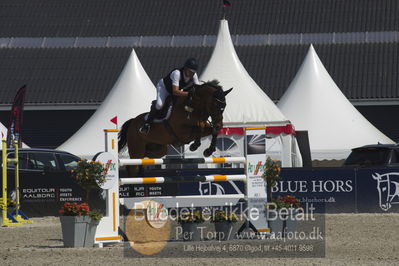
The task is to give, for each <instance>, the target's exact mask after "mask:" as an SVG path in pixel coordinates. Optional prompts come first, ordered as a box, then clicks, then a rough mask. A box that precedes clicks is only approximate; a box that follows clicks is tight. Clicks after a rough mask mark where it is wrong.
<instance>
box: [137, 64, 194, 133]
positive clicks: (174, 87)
mask: <svg viewBox="0 0 399 266" xmlns="http://www.w3.org/2000/svg"><path fill="white" fill-rule="evenodd" d="M197 70H198V63H197V60H196V59H195V58H189V59H187V60H186V62H185V63H184V66H183V67H182V68H180V69H173V70H172V71H171V72H170V73H169V74H168V75H167V76H166V77H164V78H162V79H161V80H160V81H159V82H158V84H157V99H156V103H155V106H154V104H153V105H152V106H151V110H150V113H149V114H148V117H147V119H146V120H145V121H144V124H143V125H142V126H141V127H140V132H141V133H143V134H148V132H149V130H150V127H151V123H152V122H153V120H154V118H155V117H156V115H157V113H158V111H160V110H161V109H162V107H163V106H164V104H165V101H166V98H167V97H168V96H170V95H173V96H182V97H187V96H188V94H189V93H188V92H187V91H183V90H182V89H185V88H187V87H189V86H190V85H192V84H196V85H199V84H200V83H199V80H198V76H197Z"/></svg>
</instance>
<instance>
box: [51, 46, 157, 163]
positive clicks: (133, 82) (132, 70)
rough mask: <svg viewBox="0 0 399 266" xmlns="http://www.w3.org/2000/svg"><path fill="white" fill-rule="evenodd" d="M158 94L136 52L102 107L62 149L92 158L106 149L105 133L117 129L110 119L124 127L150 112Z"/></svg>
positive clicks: (132, 54) (60, 147) (133, 52)
mask: <svg viewBox="0 0 399 266" xmlns="http://www.w3.org/2000/svg"><path fill="white" fill-rule="evenodd" d="M155 95H156V89H155V87H154V85H153V84H152V82H151V80H150V78H149V77H148V75H147V73H146V72H145V71H144V69H143V67H142V65H141V63H140V61H139V59H138V58H137V55H136V52H135V51H134V50H133V51H132V53H131V54H130V57H129V59H128V61H127V63H126V65H125V67H124V69H123V71H122V73H121V74H120V76H119V78H118V80H117V81H116V83H115V85H114V87H113V88H112V90H111V91H110V92H109V94H108V95H107V97H106V99H105V100H104V101H103V103H102V104H101V105H100V107H99V108H98V109H97V110H96V112H95V113H94V114H93V115H92V116H91V117H90V119H89V120H88V121H87V122H86V123H85V124H84V125H83V126H82V127H81V128H80V129H79V130H78V131H77V132H76V133H75V134H74V135H73V136H72V137H70V138H69V139H68V140H67V141H66V142H64V143H63V144H62V145H61V146H59V147H58V149H60V150H65V151H68V152H71V153H73V154H75V155H78V156H80V157H84V158H90V159H91V158H92V157H93V155H95V154H96V153H98V152H100V151H103V150H104V145H105V144H104V131H103V130H104V129H107V128H108V129H109V128H111V129H112V128H114V127H115V125H114V124H113V123H112V122H110V120H111V119H112V118H114V117H115V116H117V118H118V127H120V126H121V125H122V124H123V123H124V122H125V121H127V120H129V119H130V118H133V117H136V116H137V115H138V114H140V113H144V112H148V111H149V109H150V104H151V101H152V100H154V99H155Z"/></svg>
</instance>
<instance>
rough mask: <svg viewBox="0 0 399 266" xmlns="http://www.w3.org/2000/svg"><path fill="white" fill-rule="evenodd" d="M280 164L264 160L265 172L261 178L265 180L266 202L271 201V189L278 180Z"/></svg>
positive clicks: (268, 158) (271, 160)
mask: <svg viewBox="0 0 399 266" xmlns="http://www.w3.org/2000/svg"><path fill="white" fill-rule="evenodd" d="M280 171H281V163H280V162H279V161H275V160H273V159H271V158H270V157H267V159H266V165H265V171H264V173H263V175H262V177H263V178H264V179H265V180H266V189H267V191H266V192H267V201H268V202H270V201H271V199H272V187H274V186H275V185H276V184H277V182H278V181H279V180H280Z"/></svg>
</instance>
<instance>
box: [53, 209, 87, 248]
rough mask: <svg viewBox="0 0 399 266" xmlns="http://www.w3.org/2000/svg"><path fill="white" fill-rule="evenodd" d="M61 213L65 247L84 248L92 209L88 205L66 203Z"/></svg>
mask: <svg viewBox="0 0 399 266" xmlns="http://www.w3.org/2000/svg"><path fill="white" fill-rule="evenodd" d="M58 212H59V213H60V221H61V229H62V240H63V242H64V247H84V246H85V239H86V230H87V224H88V223H90V216H89V213H90V208H89V206H88V205H87V204H86V203H82V204H78V203H76V202H66V203H65V204H64V205H63V206H62V207H61V209H60V210H59V211H58Z"/></svg>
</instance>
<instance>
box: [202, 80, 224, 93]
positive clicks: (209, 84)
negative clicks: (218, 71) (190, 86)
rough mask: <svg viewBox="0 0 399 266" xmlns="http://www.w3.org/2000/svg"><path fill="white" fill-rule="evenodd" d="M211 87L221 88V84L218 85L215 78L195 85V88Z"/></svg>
mask: <svg viewBox="0 0 399 266" xmlns="http://www.w3.org/2000/svg"><path fill="white" fill-rule="evenodd" d="M209 86H210V87H213V88H215V89H217V90H222V86H220V85H219V81H218V80H217V79H214V80H211V81H207V82H204V83H203V84H201V85H197V88H203V87H209Z"/></svg>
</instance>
